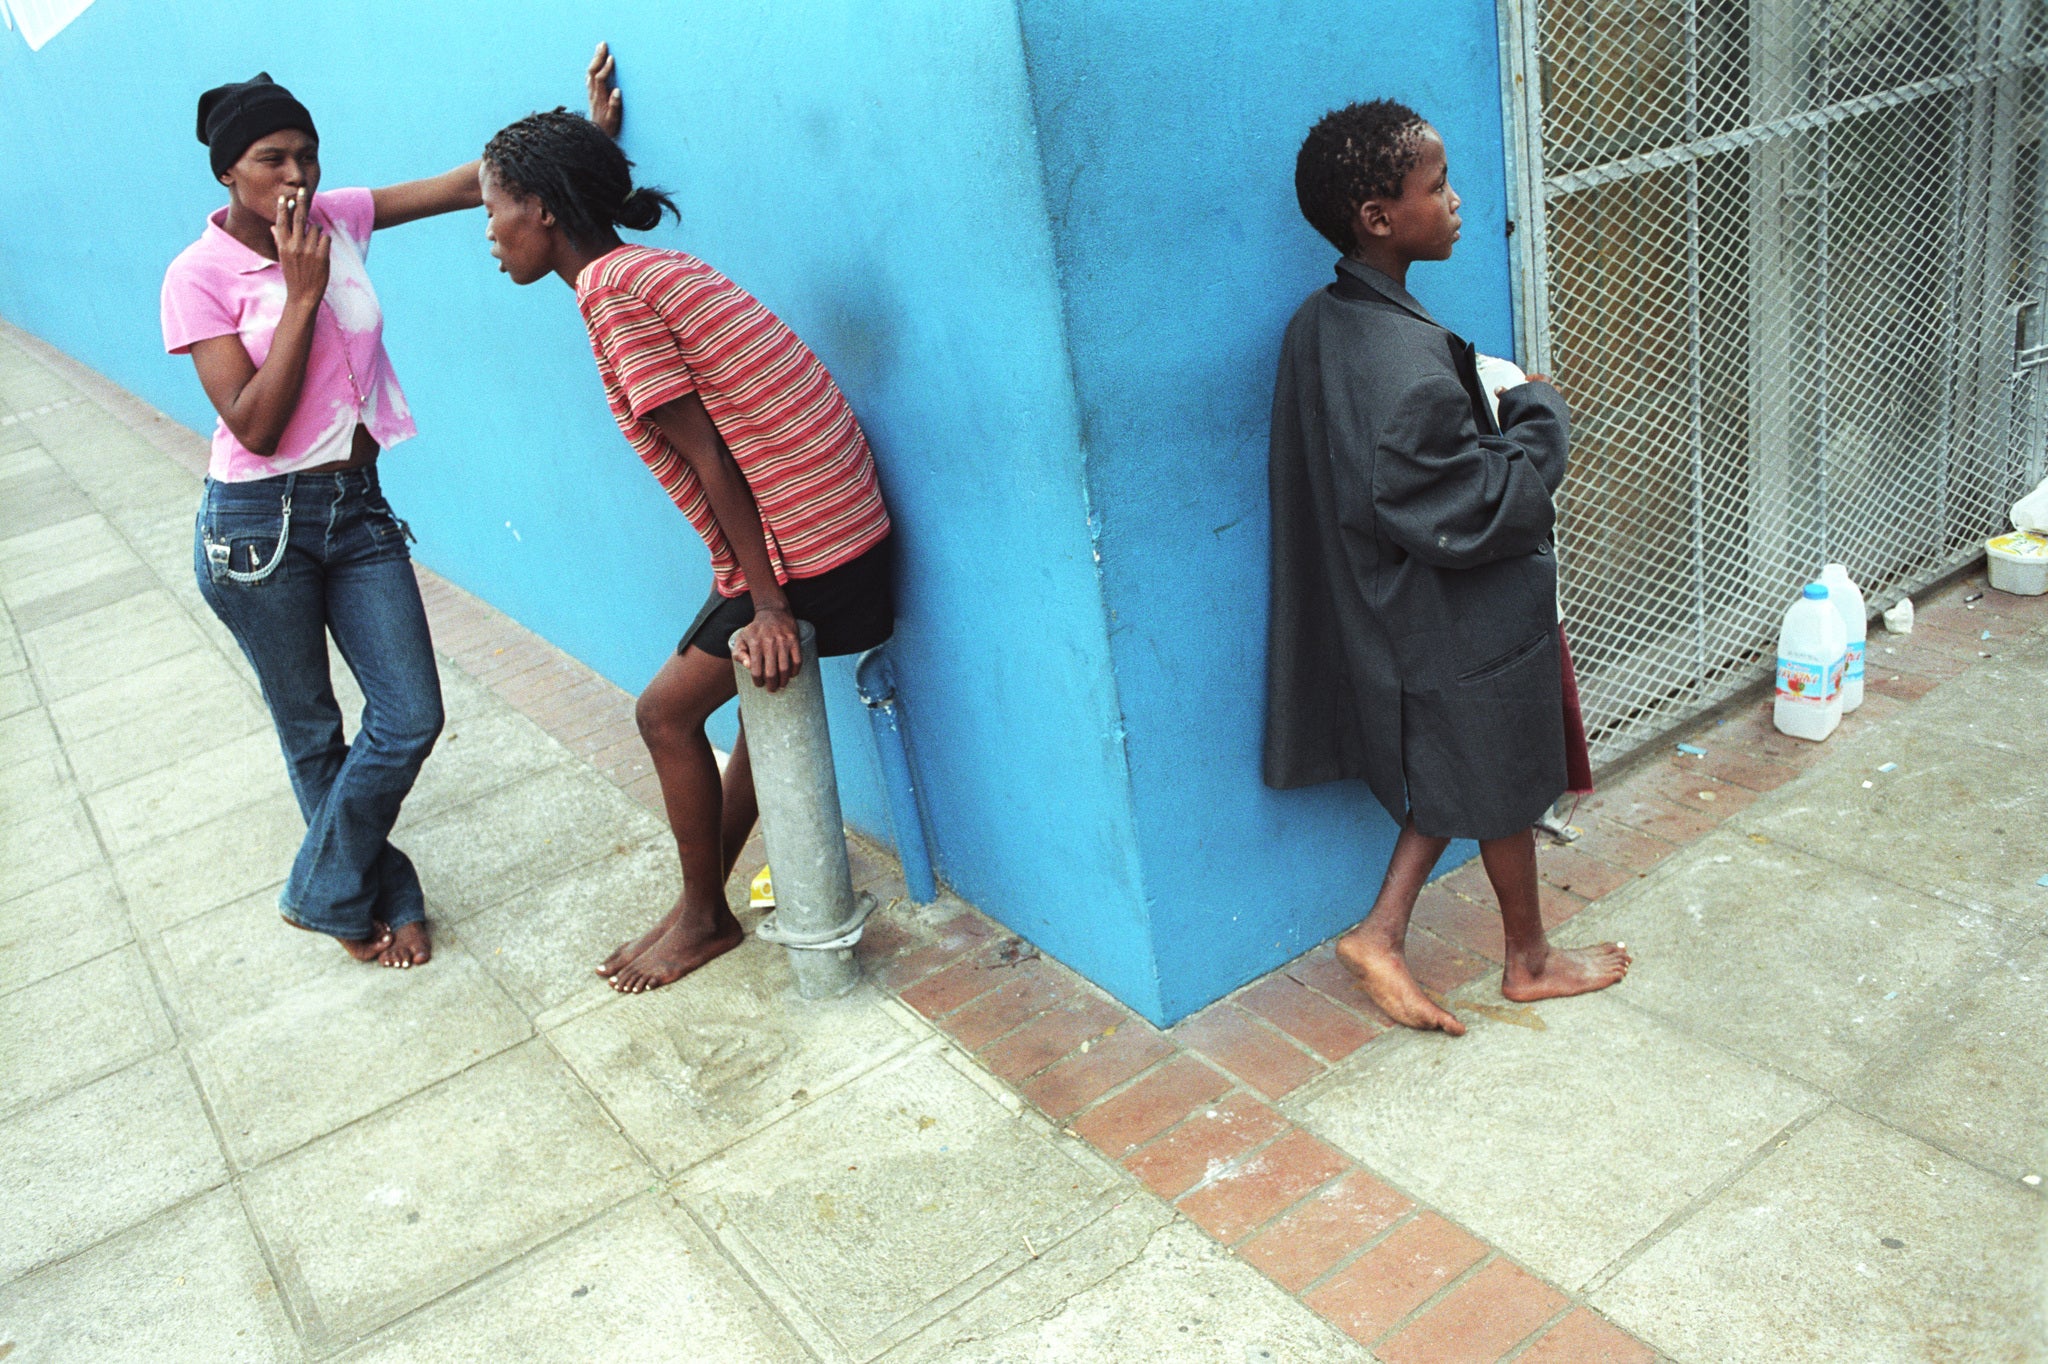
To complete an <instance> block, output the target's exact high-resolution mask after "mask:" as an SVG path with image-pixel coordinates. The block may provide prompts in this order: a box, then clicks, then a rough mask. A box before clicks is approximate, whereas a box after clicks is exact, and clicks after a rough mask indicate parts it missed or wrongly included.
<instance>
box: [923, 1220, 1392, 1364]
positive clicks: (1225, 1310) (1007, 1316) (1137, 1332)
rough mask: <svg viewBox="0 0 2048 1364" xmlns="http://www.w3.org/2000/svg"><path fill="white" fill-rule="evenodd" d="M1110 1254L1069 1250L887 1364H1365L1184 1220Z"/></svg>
mask: <svg viewBox="0 0 2048 1364" xmlns="http://www.w3.org/2000/svg"><path fill="white" fill-rule="evenodd" d="M1112 1216H1116V1215H1115V1214H1113V1215H1112ZM1109 1220H1110V1219H1109V1218H1105V1219H1104V1221H1109ZM1141 1235H1142V1240H1141V1239H1140V1237H1141ZM1089 1238H1090V1233H1089V1232H1083V1233H1081V1234H1080V1235H1078V1236H1076V1237H1075V1238H1073V1239H1074V1241H1075V1242H1083V1241H1087V1240H1088V1239H1089ZM1105 1239H1107V1238H1105ZM1070 1244H1071V1243H1070ZM1126 1246H1131V1247H1134V1248H1135V1251H1136V1253H1135V1255H1133V1254H1132V1252H1131V1250H1126V1249H1124V1247H1126ZM1090 1249H1091V1251H1092V1250H1093V1247H1090ZM1105 1250H1109V1251H1114V1252H1116V1253H1115V1254H1114V1255H1112V1254H1109V1253H1103V1252H1095V1253H1093V1254H1090V1255H1087V1256H1086V1257H1085V1258H1084V1257H1083V1256H1080V1255H1076V1256H1073V1257H1071V1258H1069V1256H1068V1248H1067V1245H1065V1244H1063V1245H1062V1246H1061V1247H1060V1248H1059V1249H1057V1250H1054V1251H1050V1252H1047V1253H1046V1255H1045V1257H1044V1259H1043V1260H1041V1261H1038V1262H1035V1263H1034V1264H1032V1265H1030V1266H1027V1267H1026V1268H1025V1269H1024V1270H1021V1271H1019V1272H1018V1273H1016V1274H1013V1275H1011V1276H1010V1277H1009V1278H1007V1279H1005V1280H1003V1281H1002V1283H1000V1284H998V1285H997V1286H996V1287H995V1288H992V1289H990V1290H989V1291H988V1292H986V1293H983V1294H982V1295H980V1296H979V1297H977V1298H975V1299H974V1300H973V1301H972V1302H970V1303H969V1304H967V1305H966V1306H965V1307H962V1308H960V1309H958V1310H956V1311H955V1312H954V1313H952V1314H951V1315H950V1316H948V1317H946V1318H945V1319H944V1320H942V1321H940V1322H938V1323H937V1324H935V1325H933V1326H931V1327H930V1328H928V1329H927V1330H925V1331H924V1332H923V1333H922V1334H920V1335H919V1336H918V1337H916V1338H915V1339H914V1340H912V1341H910V1342H908V1343H906V1344H905V1345H903V1346H902V1347H900V1348H898V1349H897V1350H894V1351H892V1352H890V1353H889V1354H887V1355H885V1356H884V1357H883V1361H884V1364H1196V1361H1201V1362H1202V1364H1208V1362H1209V1361H1219V1362H1221V1361H1228V1362H1229V1364H1237V1361H1240V1360H1242V1361H1248V1362H1249V1364H1370V1359H1371V1357H1370V1356H1369V1355H1367V1354H1366V1353H1365V1351H1364V1350H1362V1349H1360V1348H1359V1347H1358V1346H1356V1345H1354V1344H1353V1343H1352V1342H1350V1341H1348V1340H1345V1339H1344V1338H1343V1337H1342V1336H1341V1335H1339V1334H1338V1333H1337V1332H1336V1331H1334V1330H1332V1329H1331V1328H1330V1327H1328V1326H1327V1325H1325V1324H1324V1323H1323V1322H1321V1321H1318V1320H1317V1319H1316V1318H1315V1316H1314V1315H1313V1314H1312V1313H1310V1312H1308V1311H1306V1310H1305V1309H1304V1308H1303V1307H1302V1306H1301V1305H1300V1304H1299V1303H1297V1302H1295V1301H1293V1300H1292V1299H1290V1298H1288V1297H1287V1296H1286V1295H1285V1294H1284V1293H1282V1292H1281V1291H1280V1290H1279V1289H1277V1288H1275V1287H1274V1286H1273V1285H1272V1284H1270V1283H1268V1282H1266V1281H1265V1280H1264V1279H1263V1278H1261V1277H1260V1276H1259V1275H1258V1274H1256V1273H1254V1272H1252V1271H1251V1270H1250V1269H1248V1268H1246V1267H1245V1266H1244V1265H1241V1264H1239V1263H1237V1262H1236V1261H1234V1260H1233V1259H1231V1257H1230V1255H1229V1253H1228V1252H1227V1251H1224V1250H1222V1249H1221V1248H1220V1247H1218V1246H1217V1245H1216V1244H1215V1243H1214V1242H1213V1241H1210V1240H1208V1239H1207V1238H1206V1237H1204V1236H1203V1235H1202V1234H1201V1233H1200V1232H1198V1231H1196V1230H1195V1229H1194V1228H1192V1227H1189V1226H1187V1225H1185V1224H1184V1223H1179V1222H1170V1223H1168V1224H1166V1225H1165V1226H1162V1227H1159V1228H1157V1229H1156V1230H1146V1229H1144V1228H1143V1226H1142V1224H1141V1225H1140V1226H1138V1227H1132V1228H1130V1229H1129V1230H1128V1231H1123V1232H1122V1234H1121V1235H1119V1236H1117V1237H1116V1239H1115V1240H1114V1241H1113V1242H1111V1243H1110V1245H1109V1246H1108V1247H1106V1248H1105ZM1056 1259H1057V1260H1059V1261H1060V1263H1059V1264H1058V1266H1057V1269H1056V1270H1048V1269H1047V1267H1046V1262H1047V1261H1053V1260H1056ZM1075 1261H1080V1263H1075ZM1112 1268H1113V1270H1114V1272H1110V1273H1107V1274H1106V1275H1105V1273H1104V1271H1105V1270H1109V1269H1112ZM1059 1271H1066V1276H1064V1277H1062V1278H1061V1279H1060V1280H1058V1281H1057V1282H1056V1283H1054V1284H1051V1285H1048V1286H1046V1287H1044V1288H1040V1287H1038V1285H1037V1284H1036V1283H1033V1282H1032V1276H1033V1274H1034V1272H1039V1273H1044V1274H1045V1275H1046V1276H1047V1277H1050V1274H1051V1273H1053V1272H1059Z"/></svg>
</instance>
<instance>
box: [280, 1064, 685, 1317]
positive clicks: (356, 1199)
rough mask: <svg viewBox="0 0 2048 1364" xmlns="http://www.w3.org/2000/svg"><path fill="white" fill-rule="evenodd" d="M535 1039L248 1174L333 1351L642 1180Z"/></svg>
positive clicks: (296, 1289) (304, 1313)
mask: <svg viewBox="0 0 2048 1364" xmlns="http://www.w3.org/2000/svg"><path fill="white" fill-rule="evenodd" d="M648 1178H649V1172H648V1170H647V1167H646V1166H645V1165H643V1164H641V1163H640V1160H639V1158H638V1157H637V1156H635V1155H634V1154H633V1151H632V1148H631V1147H629V1146H628V1145H627V1144H626V1142H625V1141H624V1140H623V1139H622V1138H621V1137H620V1136H619V1134H618V1132H617V1131H616V1129H614V1128H613V1127H612V1125H611V1123H610V1122H609V1121H608V1120H607V1119H606V1118H605V1115H604V1112H603V1110H602V1109H600V1108H599V1107H598V1106H597V1104H596V1102H595V1101H594V1100H592V1099H591V1097H590V1096H589V1095H588V1094H587V1093H585V1092H584V1090H583V1087H582V1086H581V1085H578V1084H577V1083H576V1081H575V1079H574V1078H573V1077H572V1076H571V1075H570V1074H569V1073H568V1071H567V1069H566V1068H565V1067H564V1066H563V1065H562V1064H561V1062H559V1061H557V1060H556V1059H555V1058H554V1056H553V1055H552V1054H551V1053H550V1052H549V1051H548V1049H547V1047H546V1045H545V1044H544V1043H541V1042H538V1041H535V1042H531V1043H528V1044H527V1045H525V1046H521V1047H515V1048H513V1049H512V1050H511V1051H509V1052H505V1053H503V1054H501V1055H499V1056H495V1057H492V1058H491V1059H489V1060H487V1061H485V1062H483V1063H482V1064H481V1065H478V1066H475V1067H473V1068H471V1069H469V1070H466V1071H464V1072H462V1073H461V1074H459V1075H454V1076H451V1077H449V1078H448V1079H446V1080H443V1081H442V1082H441V1083H440V1084H438V1085H436V1086H434V1087H433V1088H432V1089H429V1090H426V1091H424V1092H423V1093H419V1094H415V1095H413V1096H412V1097H411V1098H409V1099H407V1100H405V1101H404V1102H403V1103H400V1104H396V1105H394V1106H393V1107H391V1108H387V1109H385V1110H383V1111H382V1112H379V1113H376V1114H374V1115H372V1116H371V1117H369V1118H366V1119H364V1120H363V1121H361V1122H358V1123H355V1124H353V1125H352V1126H349V1127H346V1128H343V1129H342V1130H341V1131H339V1132H335V1133H332V1134H330V1135H328V1136H326V1137H323V1138H321V1139H320V1140H318V1141H316V1142H313V1143H311V1144H310V1145H307V1146H303V1147H301V1148H299V1149H298V1150H297V1151H294V1152H292V1153H291V1154H290V1155H288V1156H285V1157H283V1158H282V1159H280V1160H276V1161H273V1162H271V1163H270V1164H268V1165H266V1166H264V1167H262V1168H261V1169H259V1170H257V1171H255V1172H253V1173H252V1174H250V1175H249V1176H248V1177H247V1178H246V1179H245V1181H244V1183H243V1191H244V1194H245V1196H246V1198H247V1199H248V1204H249V1209H250V1214H251V1216H252V1218H253V1219H254V1221H255V1223H256V1227H257V1231H258V1233H259V1234H260V1235H261V1236H262V1237H263V1239H264V1241H265V1243H266V1244H267V1245H268V1246H269V1247H270V1251H271V1254H272V1257H273V1259H274V1261H275V1263H276V1264H277V1265H278V1266H279V1269H280V1277H281V1278H282V1280H283V1282H282V1283H281V1284H280V1287H282V1288H283V1289H284V1291H285V1293H286V1295H287V1296H288V1297H290V1298H291V1299H292V1303H293V1306H294V1307H295V1309H296V1311H297V1315H298V1318H299V1320H300V1322H301V1323H302V1326H303V1329H304V1331H305V1335H306V1341H307V1344H308V1346H309V1347H311V1349H312V1350H313V1351H314V1352H315V1353H325V1352H328V1351H331V1350H333V1349H335V1348H336V1347H337V1346H341V1345H345V1344H347V1343H349V1342H350V1341H353V1340H355V1339H358V1338H360V1337H362V1336H365V1335H368V1334H369V1333H370V1332H372V1331H374V1330H376V1329H377V1328H378V1327H380V1326H382V1325H384V1324H385V1323H386V1322H389V1321H392V1320H394V1319H396V1318H398V1317H400V1316H403V1315H405V1314H406V1313H407V1312H410V1311H412V1310H413V1309H414V1308H417V1307H420V1306H422V1305H424V1304H426V1303H429V1302H432V1301H433V1300H434V1299H435V1298H438V1297H440V1296H441V1295H442V1294H444V1293H446V1292H447V1291H448V1290H450V1289H452V1288H455V1287H457V1286H458V1285H461V1284H464V1283H467V1282H468V1281H469V1280H471V1279H473V1278H475V1277H476V1276H477V1275H479V1274H482V1273H484V1272H485V1271H487V1270H490V1269H493V1268H495V1267H497V1266H498V1265H501V1264H503V1263H505V1262H506V1261H507V1260H510V1259H512V1258H513V1257H514V1256H517V1255H519V1254H520V1253H521V1252H523V1251H525V1250H528V1249H530V1248H531V1247H533V1246H535V1245H538V1244H539V1243H540V1242H542V1241H545V1240H547V1239H548V1238H549V1237H551V1236H554V1235H556V1234H557V1233H559V1232H562V1231H565V1230H567V1229H568V1228H570V1227H572V1226H574V1225H575V1224H576V1223H578V1222H581V1221H583V1220H584V1219H586V1218H588V1217H590V1216H591V1215H592V1214H594V1213H597V1212H599V1211H602V1210H603V1209H605V1208H607V1207H610V1206H611V1205H612V1204H614V1203H617V1202H619V1201H620V1200H621V1199H623V1198H624V1197H625V1196H626V1195H627V1194H629V1193H631V1192H632V1191H633V1190H634V1189H636V1188H644V1187H646V1184H647V1181H648Z"/></svg>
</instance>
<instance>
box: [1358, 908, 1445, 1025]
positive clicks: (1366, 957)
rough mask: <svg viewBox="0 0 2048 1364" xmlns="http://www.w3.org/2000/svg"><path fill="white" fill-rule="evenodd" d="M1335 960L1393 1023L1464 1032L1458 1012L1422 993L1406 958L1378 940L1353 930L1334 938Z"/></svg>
mask: <svg viewBox="0 0 2048 1364" xmlns="http://www.w3.org/2000/svg"><path fill="white" fill-rule="evenodd" d="M1337 960H1339V961H1341V962H1343V963H1344V965H1345V966H1347V967H1349V968H1350V970H1351V974H1353V975H1354V976H1357V977H1358V979H1359V983H1360V984H1362V985H1364V986H1365V992H1366V993H1367V994H1369V995H1371V996H1372V1002H1373V1003H1375V1004H1377V1005H1379V1006H1380V1008H1381V1009H1383V1010H1385V1011H1386V1015H1387V1017H1389V1018H1391V1019H1393V1020H1394V1021H1395V1022H1396V1023H1399V1024H1402V1025H1403V1026H1405V1027H1410V1028H1420V1029H1422V1030H1423V1031H1424V1032H1428V1031H1430V1030H1432V1029H1435V1030H1439V1031H1442V1032H1447V1033H1449V1034H1450V1035H1451V1036H1453V1037H1463V1036H1464V1035H1465V1025H1464V1024H1463V1023H1460V1022H1459V1021H1458V1018H1457V1015H1455V1014H1453V1013H1452V1012H1451V1011H1450V1010H1448V1009H1442V1008H1438V1007H1437V1005H1436V1004H1435V1003H1434V1002H1433V1001H1431V999H1430V997H1429V996H1428V995H1426V994H1424V993H1422V986H1421V985H1419V984H1417V983H1416V980H1415V977H1414V976H1413V975H1411V974H1409V971H1408V962H1407V959H1406V958H1404V957H1403V956H1402V955H1401V954H1400V953H1399V952H1396V951H1394V950H1392V949H1391V948H1389V947H1388V946H1387V945H1386V944H1385V943H1382V942H1381V941H1379V939H1377V938H1374V937H1370V936H1368V935H1366V934H1364V933H1360V932H1356V931H1354V932H1350V933H1346V934H1345V935H1344V936H1343V937H1341V938H1339V939H1337Z"/></svg>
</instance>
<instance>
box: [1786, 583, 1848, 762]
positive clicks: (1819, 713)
mask: <svg viewBox="0 0 2048 1364" xmlns="http://www.w3.org/2000/svg"><path fill="white" fill-rule="evenodd" d="M1848 654H1849V637H1848V632H1847V631H1845V630H1844V629H1842V618H1841V616H1840V615H1839V614H1837V613H1836V611H1835V608H1834V607H1833V606H1832V605H1830V604H1829V602H1828V588H1827V584H1826V583H1808V584H1807V585H1806V590H1805V591H1804V592H1802V593H1800V595H1799V600H1797V601H1795V602H1793V603H1792V605H1791V606H1790V607H1788V608H1786V611H1785V623H1784V624H1783V625H1781V626H1779V627H1778V696H1777V701H1776V703H1775V704H1774V705H1773V706H1772V708H1771V722H1772V723H1773V724H1775V725H1776V726H1777V727H1778V729H1779V730H1780V731H1781V732H1782V733H1785V734H1790V735H1791V736H1792V737H1793V738H1795V739H1812V740H1814V741H1816V742H1818V741H1820V740H1822V739H1825V738H1827V737H1828V735H1830V734H1833V733H1834V732H1835V726H1836V725H1839V724H1841V723H1842V673H1843V672H1844V670H1845V669H1846V668H1847V666H1848Z"/></svg>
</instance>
